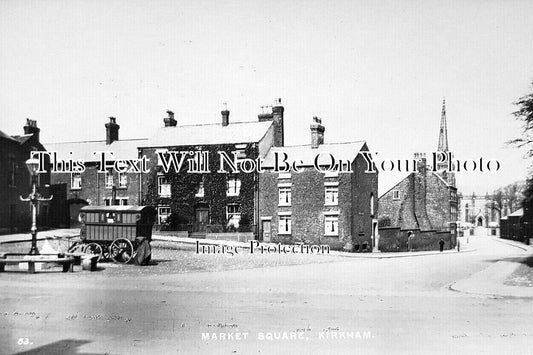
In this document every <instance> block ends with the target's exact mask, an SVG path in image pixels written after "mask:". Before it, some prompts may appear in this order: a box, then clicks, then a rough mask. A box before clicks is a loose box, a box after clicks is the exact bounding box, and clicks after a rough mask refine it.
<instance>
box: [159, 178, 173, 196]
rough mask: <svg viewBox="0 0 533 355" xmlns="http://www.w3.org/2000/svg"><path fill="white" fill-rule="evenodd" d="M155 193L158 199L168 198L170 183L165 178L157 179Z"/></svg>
mask: <svg viewBox="0 0 533 355" xmlns="http://www.w3.org/2000/svg"><path fill="white" fill-rule="evenodd" d="M157 191H159V196H160V197H170V182H169V181H168V178H167V177H166V176H158V177H157Z"/></svg>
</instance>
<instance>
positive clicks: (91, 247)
mask: <svg viewBox="0 0 533 355" xmlns="http://www.w3.org/2000/svg"><path fill="white" fill-rule="evenodd" d="M85 253H86V254H93V255H98V261H100V260H101V259H102V256H103V254H104V252H103V249H102V246H101V245H100V244H96V243H89V244H87V246H86V247H85Z"/></svg>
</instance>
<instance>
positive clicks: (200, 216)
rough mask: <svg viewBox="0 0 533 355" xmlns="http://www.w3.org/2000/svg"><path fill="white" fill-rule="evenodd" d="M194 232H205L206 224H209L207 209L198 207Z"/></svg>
mask: <svg viewBox="0 0 533 355" xmlns="http://www.w3.org/2000/svg"><path fill="white" fill-rule="evenodd" d="M195 216H196V219H195V220H196V230H195V232H201V233H205V232H206V231H207V224H208V223H209V209H207V208H205V207H199V208H197V209H196V214H195Z"/></svg>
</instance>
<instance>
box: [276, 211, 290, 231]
mask: <svg viewBox="0 0 533 355" xmlns="http://www.w3.org/2000/svg"><path fill="white" fill-rule="evenodd" d="M291 233H292V222H291V216H290V215H280V216H279V224H278V234H291Z"/></svg>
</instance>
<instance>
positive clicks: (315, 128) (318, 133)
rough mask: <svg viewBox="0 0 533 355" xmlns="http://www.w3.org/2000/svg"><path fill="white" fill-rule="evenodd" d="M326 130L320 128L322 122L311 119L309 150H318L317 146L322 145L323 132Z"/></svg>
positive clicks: (317, 119) (314, 118)
mask: <svg viewBox="0 0 533 355" xmlns="http://www.w3.org/2000/svg"><path fill="white" fill-rule="evenodd" d="M325 130H326V128H325V127H324V126H322V120H321V119H320V118H318V117H316V116H315V117H313V123H312V124H311V148H318V146H319V145H321V144H324V131H325Z"/></svg>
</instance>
